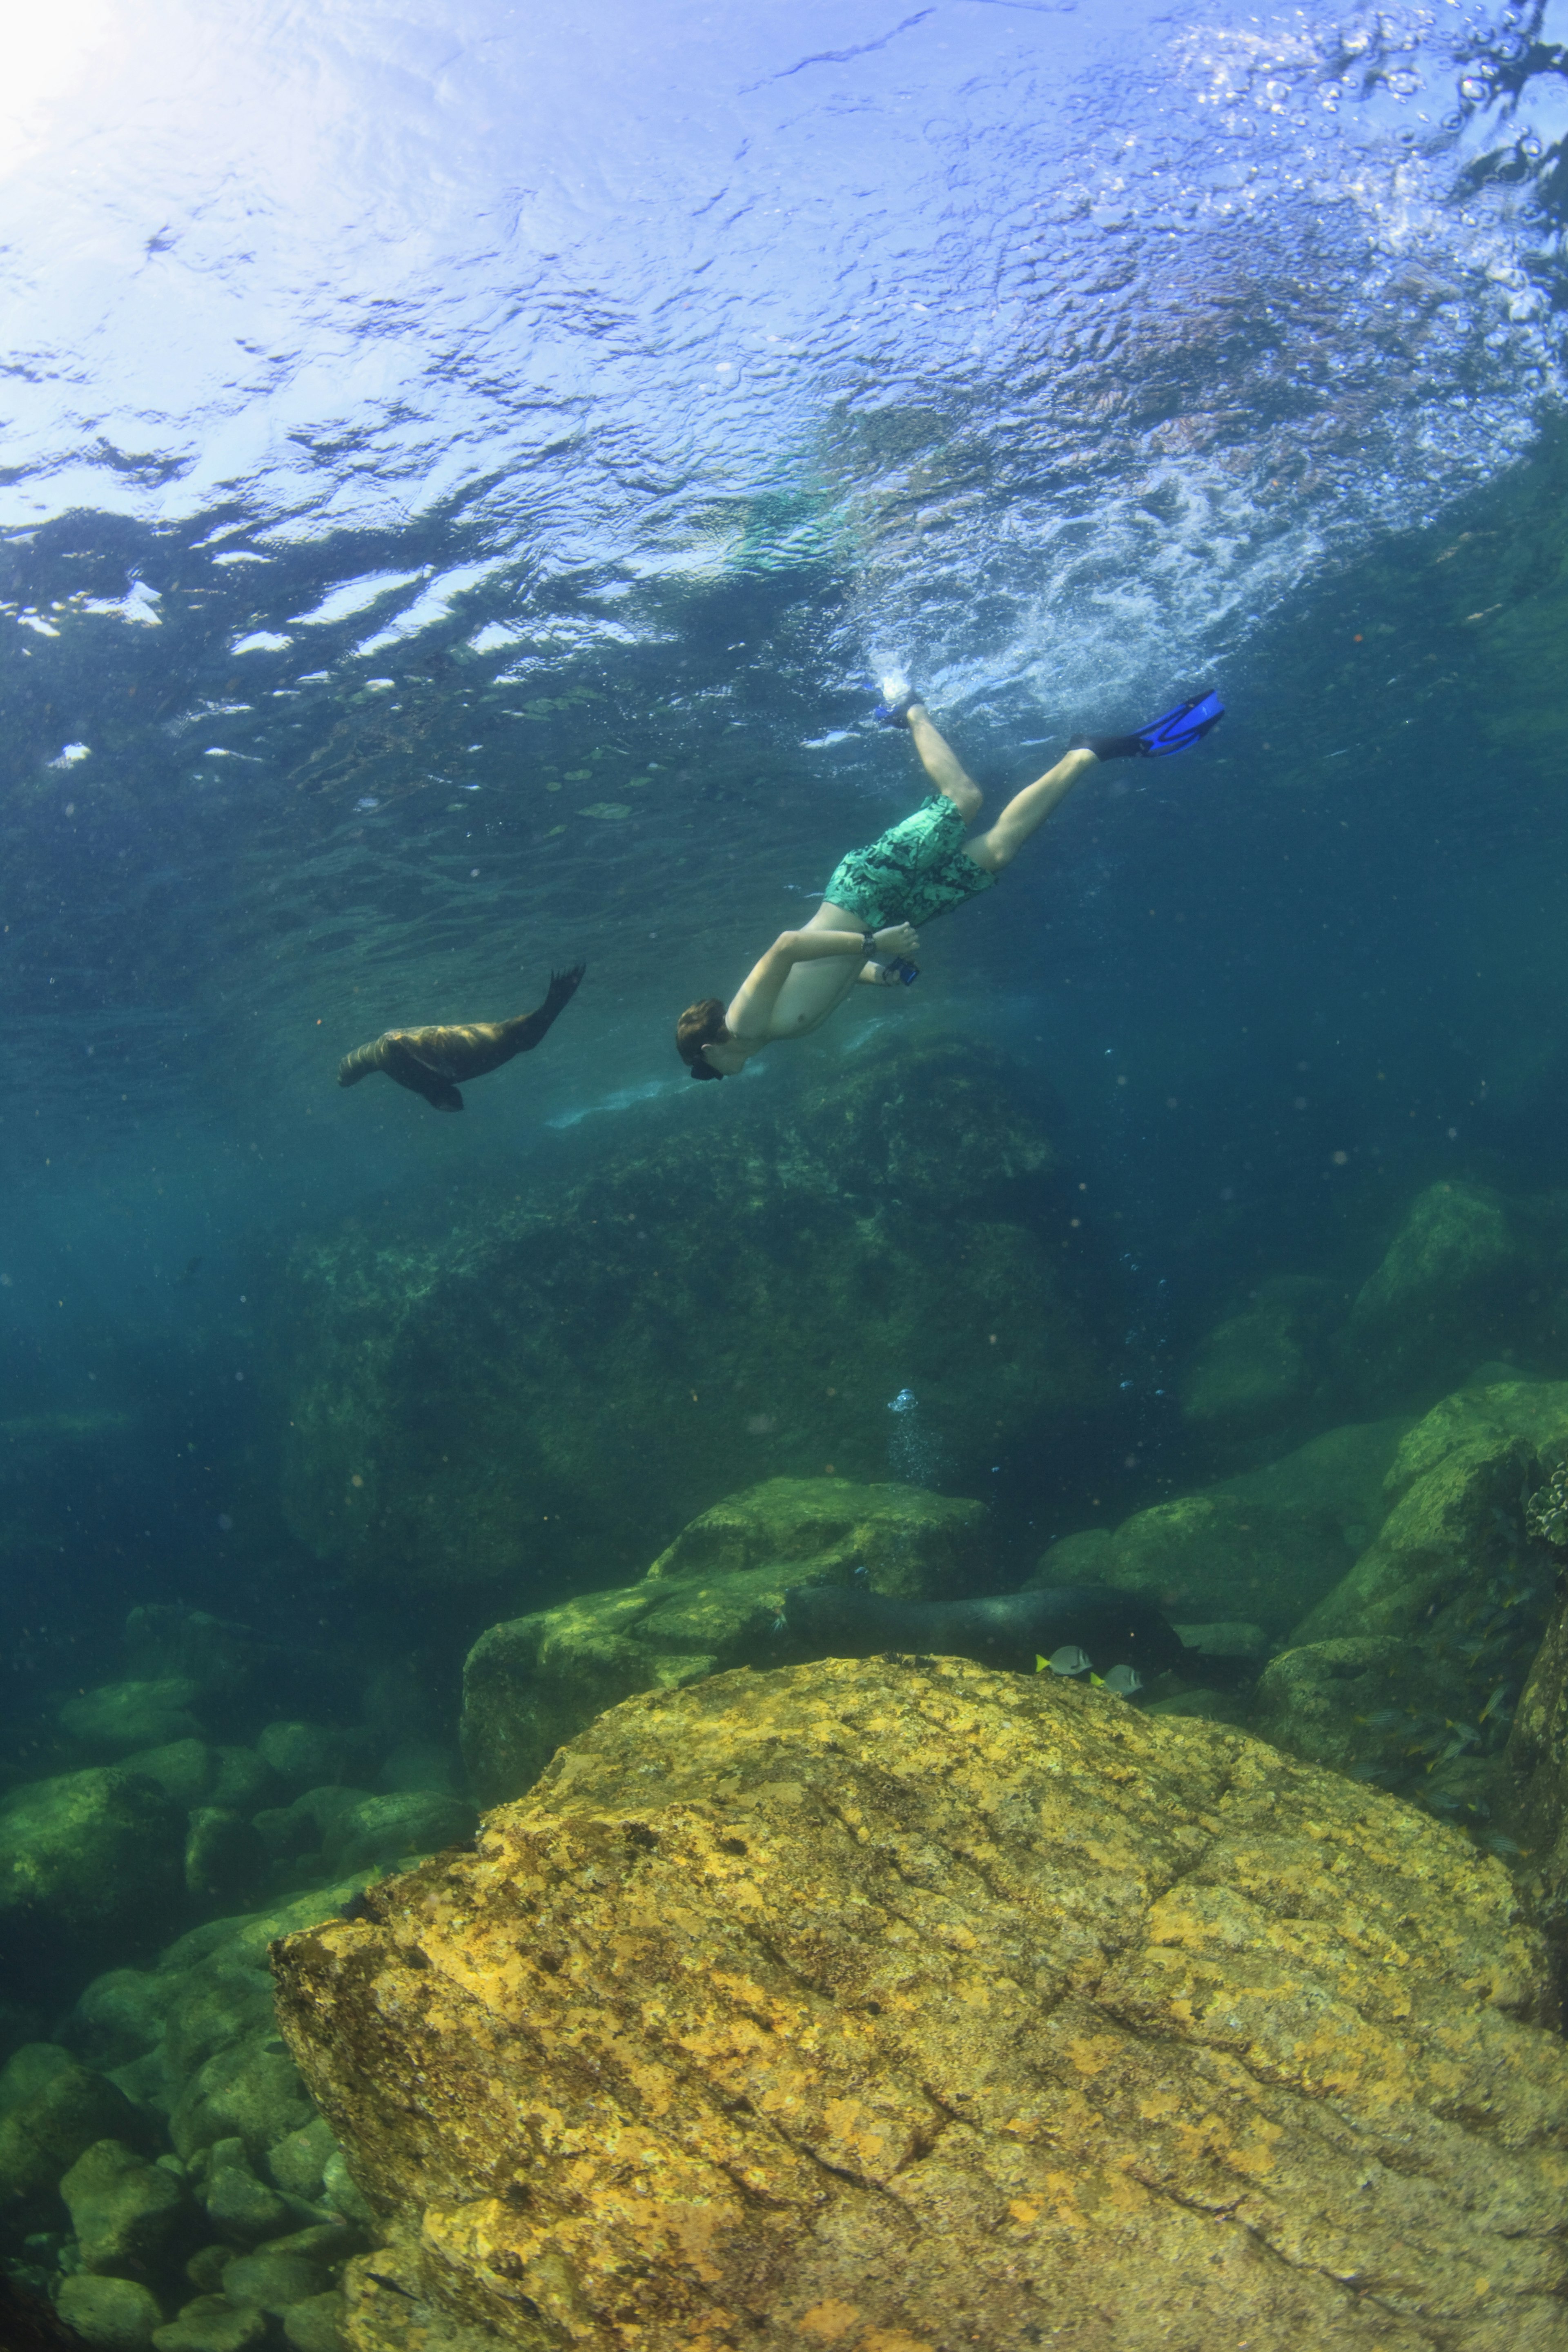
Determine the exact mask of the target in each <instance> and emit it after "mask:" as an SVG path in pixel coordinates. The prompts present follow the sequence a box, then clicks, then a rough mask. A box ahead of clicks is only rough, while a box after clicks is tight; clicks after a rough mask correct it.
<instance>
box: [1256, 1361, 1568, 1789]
mask: <svg viewBox="0 0 1568 2352" xmlns="http://www.w3.org/2000/svg"><path fill="white" fill-rule="evenodd" d="M1565 1437H1568V1383H1562V1382H1555V1383H1553V1382H1547V1381H1539V1382H1521V1381H1513V1382H1505V1383H1500V1384H1495V1385H1493V1386H1490V1387H1487V1388H1483V1389H1472V1390H1467V1391H1462V1392H1461V1393H1459V1394H1458V1395H1456V1396H1452V1397H1447V1398H1445V1399H1443V1401H1442V1402H1440V1403H1439V1404H1437V1405H1436V1406H1434V1408H1433V1410H1432V1411H1431V1412H1429V1413H1427V1414H1426V1416H1425V1418H1424V1419H1423V1420H1421V1421H1419V1422H1417V1423H1415V1425H1414V1426H1413V1427H1412V1428H1410V1429H1409V1430H1408V1431H1407V1432H1406V1433H1405V1436H1404V1437H1403V1439H1402V1440H1401V1442H1400V1444H1399V1445H1398V1448H1397V1450H1396V1452H1395V1454H1394V1460H1393V1462H1392V1464H1391V1465H1390V1466H1389V1469H1388V1473H1387V1475H1386V1477H1385V1478H1384V1489H1383V1491H1384V1501H1385V1502H1386V1503H1387V1504H1388V1505H1389V1506H1390V1508H1389V1511H1388V1516H1387V1517H1386V1518H1385V1519H1384V1523H1383V1526H1382V1528H1381V1529H1380V1530H1379V1531H1378V1533H1377V1535H1376V1537H1375V1538H1374V1539H1373V1542H1372V1543H1370V1544H1369V1545H1368V1547H1367V1549H1365V1550H1364V1551H1363V1553H1362V1555H1361V1558H1360V1559H1358V1560H1357V1561H1356V1562H1355V1564H1354V1566H1353V1567H1352V1568H1351V1569H1350V1570H1348V1571H1347V1573H1346V1574H1345V1575H1344V1576H1343V1577H1342V1579H1341V1580H1340V1581H1339V1582H1338V1583H1337V1584H1336V1585H1335V1586H1334V1588H1333V1590H1332V1591H1330V1592H1328V1593H1326V1594H1324V1595H1323V1596H1322V1597H1321V1599H1320V1600H1319V1601H1317V1602H1316V1604H1315V1605H1314V1606H1313V1607H1312V1608H1311V1609H1310V1610H1309V1611H1308V1612H1307V1614H1306V1615H1305V1616H1304V1617H1303V1618H1302V1619H1301V1621H1300V1623H1299V1624H1298V1625H1297V1626H1296V1628H1295V1629H1294V1631H1293V1633H1291V1635H1290V1639H1289V1647H1288V1648H1287V1649H1286V1650H1285V1651H1284V1653H1283V1654H1281V1655H1279V1656H1278V1657H1276V1658H1275V1659H1274V1660H1273V1661H1272V1663H1271V1664H1270V1665H1269V1666H1268V1669H1267V1671H1266V1672H1265V1674H1264V1675H1263V1677H1262V1680H1261V1681H1260V1682H1259V1684H1258V1689H1257V1693H1256V1696H1255V1705H1254V1709H1253V1712H1252V1713H1251V1715H1250V1716H1249V1718H1248V1720H1249V1723H1250V1726H1251V1727H1252V1728H1253V1729H1254V1730H1256V1731H1258V1732H1259V1733H1260V1734H1262V1736H1263V1737H1265V1738H1269V1739H1273V1740H1277V1741H1278V1742H1279V1744H1280V1745H1281V1746H1282V1747H1285V1748H1289V1749H1290V1750H1291V1751H1292V1752H1293V1753H1295V1754H1297V1755H1301V1756H1306V1757H1310V1758H1311V1759H1314V1760H1316V1761H1318V1762H1321V1763H1331V1764H1334V1765H1336V1766H1338V1767H1339V1768H1340V1769H1342V1770H1345V1771H1352V1772H1355V1773H1356V1774H1358V1775H1359V1776H1361V1777H1363V1778H1374V1779H1376V1780H1378V1781H1379V1782H1380V1783H1381V1784H1382V1785H1383V1786H1384V1787H1387V1788H1394V1789H1399V1790H1403V1791H1404V1792H1405V1793H1406V1794H1408V1795H1411V1796H1414V1797H1417V1798H1419V1800H1420V1801H1421V1802H1423V1803H1424V1804H1429V1805H1433V1806H1436V1808H1437V1809H1439V1810H1441V1811H1450V1812H1455V1813H1461V1812H1462V1813H1463V1814H1465V1815H1466V1816H1467V1817H1468V1818H1471V1819H1472V1820H1474V1821H1475V1822H1478V1824H1481V1825H1485V1824H1488V1823H1491V1824H1493V1825H1494V1826H1493V1833H1500V1831H1499V1830H1498V1828H1497V1826H1496V1825H1497V1824H1498V1823H1499V1821H1500V1808H1501V1810H1502V1811H1507V1810H1508V1806H1507V1790H1506V1788H1505V1785H1504V1780H1503V1779H1502V1777H1501V1775H1500V1756H1501V1751H1502V1748H1503V1747H1504V1744H1505V1742H1506V1741H1507V1739H1508V1738H1509V1731H1510V1722H1511V1720H1512V1715H1513V1708H1514V1705H1515V1703H1516V1701H1517V1700H1518V1698H1519V1695H1520V1691H1521V1685H1523V1683H1524V1681H1525V1677H1526V1675H1527V1673H1528V1672H1529V1670H1530V1665H1531V1657H1532V1655H1533V1654H1534V1652H1535V1650H1536V1647H1537V1644H1538V1643H1539V1642H1540V1640H1541V1636H1542V1628H1543V1625H1544V1622H1545V1618H1546V1612H1547V1610H1548V1607H1549V1605H1550V1602H1551V1598H1552V1585H1553V1582H1554V1568H1553V1564H1552V1559H1551V1558H1550V1557H1549V1556H1548V1555H1547V1554H1545V1553H1544V1551H1543V1550H1542V1547H1541V1546H1540V1545H1539V1544H1538V1543H1536V1542H1534V1541H1533V1540H1532V1539H1531V1537H1530V1534H1529V1532H1528V1530H1527V1528H1526V1526H1525V1512H1524V1503H1525V1496H1526V1493H1527V1491H1528V1489H1529V1488H1530V1486H1531V1480H1532V1476H1533V1475H1534V1474H1533V1465H1535V1463H1536V1461H1537V1458H1538V1457H1537V1448H1538V1446H1540V1445H1542V1444H1552V1442H1554V1441H1555V1442H1558V1443H1561V1442H1562V1441H1563V1438H1565Z"/></svg>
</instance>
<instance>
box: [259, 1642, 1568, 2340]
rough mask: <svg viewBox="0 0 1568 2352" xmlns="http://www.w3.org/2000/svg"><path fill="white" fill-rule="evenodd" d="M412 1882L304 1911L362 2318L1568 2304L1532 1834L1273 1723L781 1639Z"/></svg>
mask: <svg viewBox="0 0 1568 2352" xmlns="http://www.w3.org/2000/svg"><path fill="white" fill-rule="evenodd" d="M370 1901H371V1905H372V1916H370V1917H369V1918H366V1919H363V1920H358V1921H354V1922H352V1923H351V1922H348V1921H344V1922H342V1923H338V1922H333V1923H331V1924H329V1925H326V1926H323V1927H317V1928H313V1929H310V1930H307V1931H305V1932H303V1933H300V1934H298V1935H294V1936H291V1937H289V1938H288V1939H287V1940H286V1941H285V1942H283V1943H281V1944H279V1946H277V1947H276V1948H275V1950H274V1968H275V1971H276V1975H277V1979H278V1985H279V2015H280V2018H281V2020H282V2024H283V2030H284V2032H285V2033H286V2035H287V2037H288V2039H289V2042H290V2045H291V2047H292V2048H293V2050H294V2052H295V2053H296V2055H297V2057H298V2060H299V2063H300V2068H301V2070H302V2071H303V2073H304V2074H305V2076H306V2078H307V2080H308V2082H309V2084H310V2088H311V2089H312V2091H313V2092H314V2093H315V2094H316V2095H317V2096H318V2098H319V2099H320V2101H321V2105H322V2107H323V2109H324V2110H325V2112H326V2114H327V2116H328V2118H329V2120H330V2121H331V2125H332V2127H333V2130H334V2132H335V2133H336V2135H337V2136H338V2137H339V2138H340V2140H341V2141H342V2143H343V2145H344V2146H345V2147H346V2148H347V2150H348V2152H349V2155H350V2158H351V2160H352V2163H353V2169H354V2172H355V2175H356V2177H357V2179H359V2181H360V2183H361V2185H362V2186H363V2189H365V2191H366V2193H367V2194H368V2195H369V2196H370V2197H371V2199H372V2200H374V2203H375V2204H376V2205H377V2207H378V2208H379V2209H380V2210H381V2211H382V2212H383V2213H384V2215H385V2216H386V2217H387V2218H388V2220H389V2221H391V2222H392V2224H393V2236H394V2242H393V2245H392V2246H391V2247H390V2248H389V2249H388V2250H387V2251H386V2252H384V2253H381V2254H378V2255H374V2256H370V2257H366V2258H365V2261H364V2263H363V2266H356V2272H360V2273H362V2274H360V2275H356V2276H353V2277H352V2278H351V2284H350V2294H349V2313H350V2315H349V2318H348V2322H347V2340H348V2342H349V2344H350V2345H351V2346H353V2347H356V2352H369V2347H373V2346H375V2347H379V2346H381V2345H384V2344H388V2343H390V2342H392V2341H393V2340H394V2336H393V2335H392V2334H390V2333H389V2332H388V2330H389V2329H390V2328H392V2327H393V2326H395V2327H396V2328H397V2329H398V2330H402V2331H405V2332H407V2335H408V2340H409V2341H410V2342H411V2341H412V2340H413V2338H414V2336H415V2335H417V2334H418V2332H419V2327H426V2334H427V2339H428V2340H429V2341H431V2342H434V2341H436V2340H437V2334H438V2333H439V2334H444V2335H445V2336H446V2337H447V2340H450V2341H451V2342H453V2343H464V2344H467V2343H468V2341H469V2340H474V2341H477V2342H478V2343H480V2344H482V2343H483V2342H484V2341H485V2340H486V2335H487V2331H488V2332H489V2333H490V2334H492V2335H493V2336H494V2337H495V2338H497V2339H499V2340H500V2342H501V2343H504V2344H508V2345H518V2346H523V2347H540V2352H543V2347H572V2352H634V2347H635V2352H721V2347H734V2352H739V2347H742V2346H744V2347H757V2352H786V2347H787V2352H799V2347H802V2346H812V2347H815V2346H817V2345H826V2346H837V2347H842V2352H950V2347H956V2346H959V2345H972V2344H981V2345H984V2346H985V2347H987V2352H1014V2347H1018V2348H1019V2352H1022V2347H1027V2346H1034V2345H1038V2344H1050V2345H1051V2346H1053V2347H1058V2352H1155V2347H1159V2352H1213V2347H1215V2345H1216V2344H1222V2343H1224V2344H1237V2345H1239V2344H1241V2343H1245V2344H1247V2346H1248V2347H1251V2352H1284V2347H1291V2352H1296V2347H1305V2346H1310V2347H1313V2352H1332V2347H1357V2348H1358V2352H1373V2347H1382V2352H1418V2347H1420V2352H1427V2347H1432V2346H1433V2345H1435V2344H1436V2343H1441V2344H1442V2346H1443V2347H1445V2352H1505V2347H1506V2352H1562V2347H1563V2346H1564V2344H1565V2343H1568V2323H1565V2321H1564V2318H1563V2300H1562V2297H1563V2293H1564V2289H1565V2287H1568V2260H1565V2256H1564V2251H1563V2243H1562V2235H1563V2230H1564V2226H1565V2225H1568V2126H1565V2124H1564V2121H1563V2118H1564V2116H1568V2053H1565V2052H1564V2050H1563V2046H1562V2043H1561V2042H1560V2041H1559V2039H1558V2037H1557V2035H1556V2034H1555V2032H1552V2031H1551V2030H1549V2029H1550V2027H1551V2026H1552V2023H1553V2022H1554V2020H1553V2017H1552V1994H1551V1990H1550V1984H1549V1975H1548V1969H1547V1966H1546V1958H1545V1951H1544V1947H1543V1946H1542V1942H1541V1940H1540V1939H1539V1937H1536V1936H1535V1935H1534V1934H1533V1933H1531V1931H1529V1930H1527V1929H1526V1928H1524V1927H1521V1924H1520V1922H1519V1919H1518V1916H1517V1914H1516V1909H1515V1905H1514V1898H1513V1895H1512V1892H1511V1889H1510V1882H1509V1880H1508V1878H1507V1875H1506V1874H1505V1873H1504V1872H1503V1870H1502V1869H1501V1867H1500V1865H1499V1864H1496V1863H1494V1862H1492V1861H1491V1860H1490V1859H1489V1857H1484V1856H1482V1855H1480V1854H1479V1853H1477V1852H1476V1850H1475V1849H1474V1848H1473V1847H1472V1846H1471V1845H1470V1844H1469V1843H1468V1841H1466V1840H1465V1839H1464V1838H1462V1837H1461V1836H1459V1835H1458V1834H1457V1833H1456V1832H1453V1831H1451V1830H1449V1829H1447V1828H1445V1827H1444V1826H1442V1825H1441V1824H1439V1823H1437V1822H1433V1821H1432V1820H1430V1819H1428V1818H1426V1817H1425V1816H1423V1815H1422V1814H1420V1813H1418V1812H1415V1811H1412V1810H1410V1809H1408V1808H1406V1807H1405V1806H1403V1805H1401V1804H1399V1803H1398V1802H1397V1801H1394V1800H1393V1799H1390V1798H1388V1797H1385V1796H1383V1795H1381V1794H1379V1793H1377V1792H1375V1791H1372V1790H1366V1789H1363V1788H1361V1787H1359V1786H1356V1785H1354V1784H1352V1783H1351V1782H1349V1781H1347V1780H1342V1779H1341V1778H1339V1777H1338V1776H1337V1775H1335V1774H1332V1773H1330V1772H1326V1771H1323V1770H1321V1769H1317V1768H1314V1767H1311V1766H1307V1765H1302V1764H1299V1763H1296V1762H1294V1761H1292V1760H1291V1759H1289V1758H1287V1757H1284V1756H1281V1755H1280V1754H1279V1753H1278V1752H1276V1751H1275V1750H1273V1749H1270V1748H1267V1747H1264V1746H1262V1745H1260V1744H1258V1743H1257V1742H1254V1741H1251V1740H1248V1739H1247V1738H1243V1737H1242V1736H1240V1735H1239V1734H1237V1733H1235V1732H1233V1731H1230V1730H1227V1729H1225V1728H1223V1727H1217V1726H1215V1725H1210V1724H1205V1723H1201V1722H1194V1721H1173V1720H1163V1721H1161V1720H1155V1719H1152V1718H1151V1717H1145V1716H1142V1715H1141V1714H1139V1713H1138V1712H1137V1711H1136V1710H1135V1709H1132V1708H1130V1707H1128V1706H1126V1705H1124V1704H1123V1703H1122V1702H1121V1701H1120V1700H1117V1699H1115V1698H1114V1697H1112V1696H1110V1695H1109V1694H1105V1693H1102V1692H1097V1691H1093V1690H1083V1689H1079V1688H1078V1687H1076V1686H1072V1685H1067V1684H1064V1683H1063V1682H1061V1681H1059V1680H1058V1679H1057V1678H1055V1677H1051V1676H1041V1677H1040V1678H1038V1679H1037V1680H1032V1679H1025V1678H1022V1677H1018V1676H1013V1675H1003V1674H994V1673H989V1672H987V1671H985V1670H984V1669H983V1668H981V1667H978V1666H973V1665H971V1664H967V1663H965V1662H963V1661H960V1660H945V1659H944V1660H937V1661H934V1662H932V1661H927V1662H923V1663H917V1662H915V1661H912V1660H909V1659H903V1660H898V1659H880V1660H871V1661H868V1662H865V1663H859V1664H857V1663H851V1662H847V1661H830V1662H827V1663H824V1664H816V1665H810V1666H802V1667H795V1668H791V1669H788V1670H785V1671H783V1672H777V1673H772V1674H765V1675H756V1674H751V1673H746V1672H737V1673H732V1674H728V1675H720V1676H717V1677H715V1678H714V1679H712V1680H710V1681H709V1682H705V1683H702V1684H700V1685H696V1686H695V1687H691V1688H688V1689H685V1690H680V1691H671V1692H657V1693H649V1694H647V1695H644V1696H640V1697H637V1698H633V1699H630V1700H628V1701H626V1703H625V1704H624V1705H622V1706H618V1707H616V1709H615V1710H614V1711H613V1712H612V1713H611V1714H609V1715H607V1716H605V1717H602V1718H601V1719H600V1720H599V1721H598V1722H596V1723H595V1724H594V1725H593V1726H592V1727H590V1728H589V1729H588V1730H586V1731H585V1732H584V1733H583V1734H582V1735H581V1736H580V1737H579V1738H577V1739H575V1740H574V1742H573V1743H572V1745H571V1746H570V1747H569V1748H566V1749H564V1750H563V1752H562V1754H561V1755H560V1756H559V1757H558V1758H557V1759H556V1760H555V1762H554V1763H553V1764H552V1766H551V1768H550V1769H549V1771H548V1772H547V1773H546V1775H545V1777H544V1779H543V1780H542V1781H541V1783H540V1784H539V1786H538V1787H537V1788H536V1789H535V1790H533V1791H532V1792H531V1795H530V1796H529V1797H527V1798H525V1799H523V1800H522V1801H520V1802H518V1803H516V1804H514V1805H510V1806H508V1807H506V1808H504V1809H502V1810H500V1811H497V1812H496V1813H494V1814H492V1815H491V1816H490V1817H489V1821H488V1822H487V1824H486V1826H485V1828H484V1830H483V1831H482V1832H481V1835H480V1839H479V1851H478V1852H477V1853H475V1854H473V1855H463V1856H460V1857H451V1856H447V1857H442V1858H440V1859H438V1860H437V1861H433V1862H431V1863H428V1864H426V1865H424V1867H423V1868H421V1869H420V1870H418V1871H416V1872H413V1873H411V1874H409V1875H408V1876H406V1877H405V1878H403V1879H400V1880H396V1881H393V1882H389V1883H387V1884H385V1885H383V1886H380V1887H378V1888H376V1889H375V1890H374V1894H373V1895H372V1897H371V1898H370ZM373 2270H374V2272H375V2273H378V2274H379V2276H380V2277H381V2278H382V2280H383V2281H385V2280H389V2279H390V2280H393V2281H395V2286H392V2287H387V2286H385V2285H382V2286H376V2285H375V2284H374V2281H372V2280H370V2279H369V2278H368V2276H366V2275H364V2274H363V2273H369V2272H371V2271H373ZM393 2306H396V2313H395V2314H394V2311H393ZM378 2311H379V2312H380V2313H381V2314H382V2316H381V2317H380V2318H377V2317H376V2316H375V2314H376V2312H378ZM416 2319H417V2321H418V2326H416V2325H415V2322H416Z"/></svg>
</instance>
